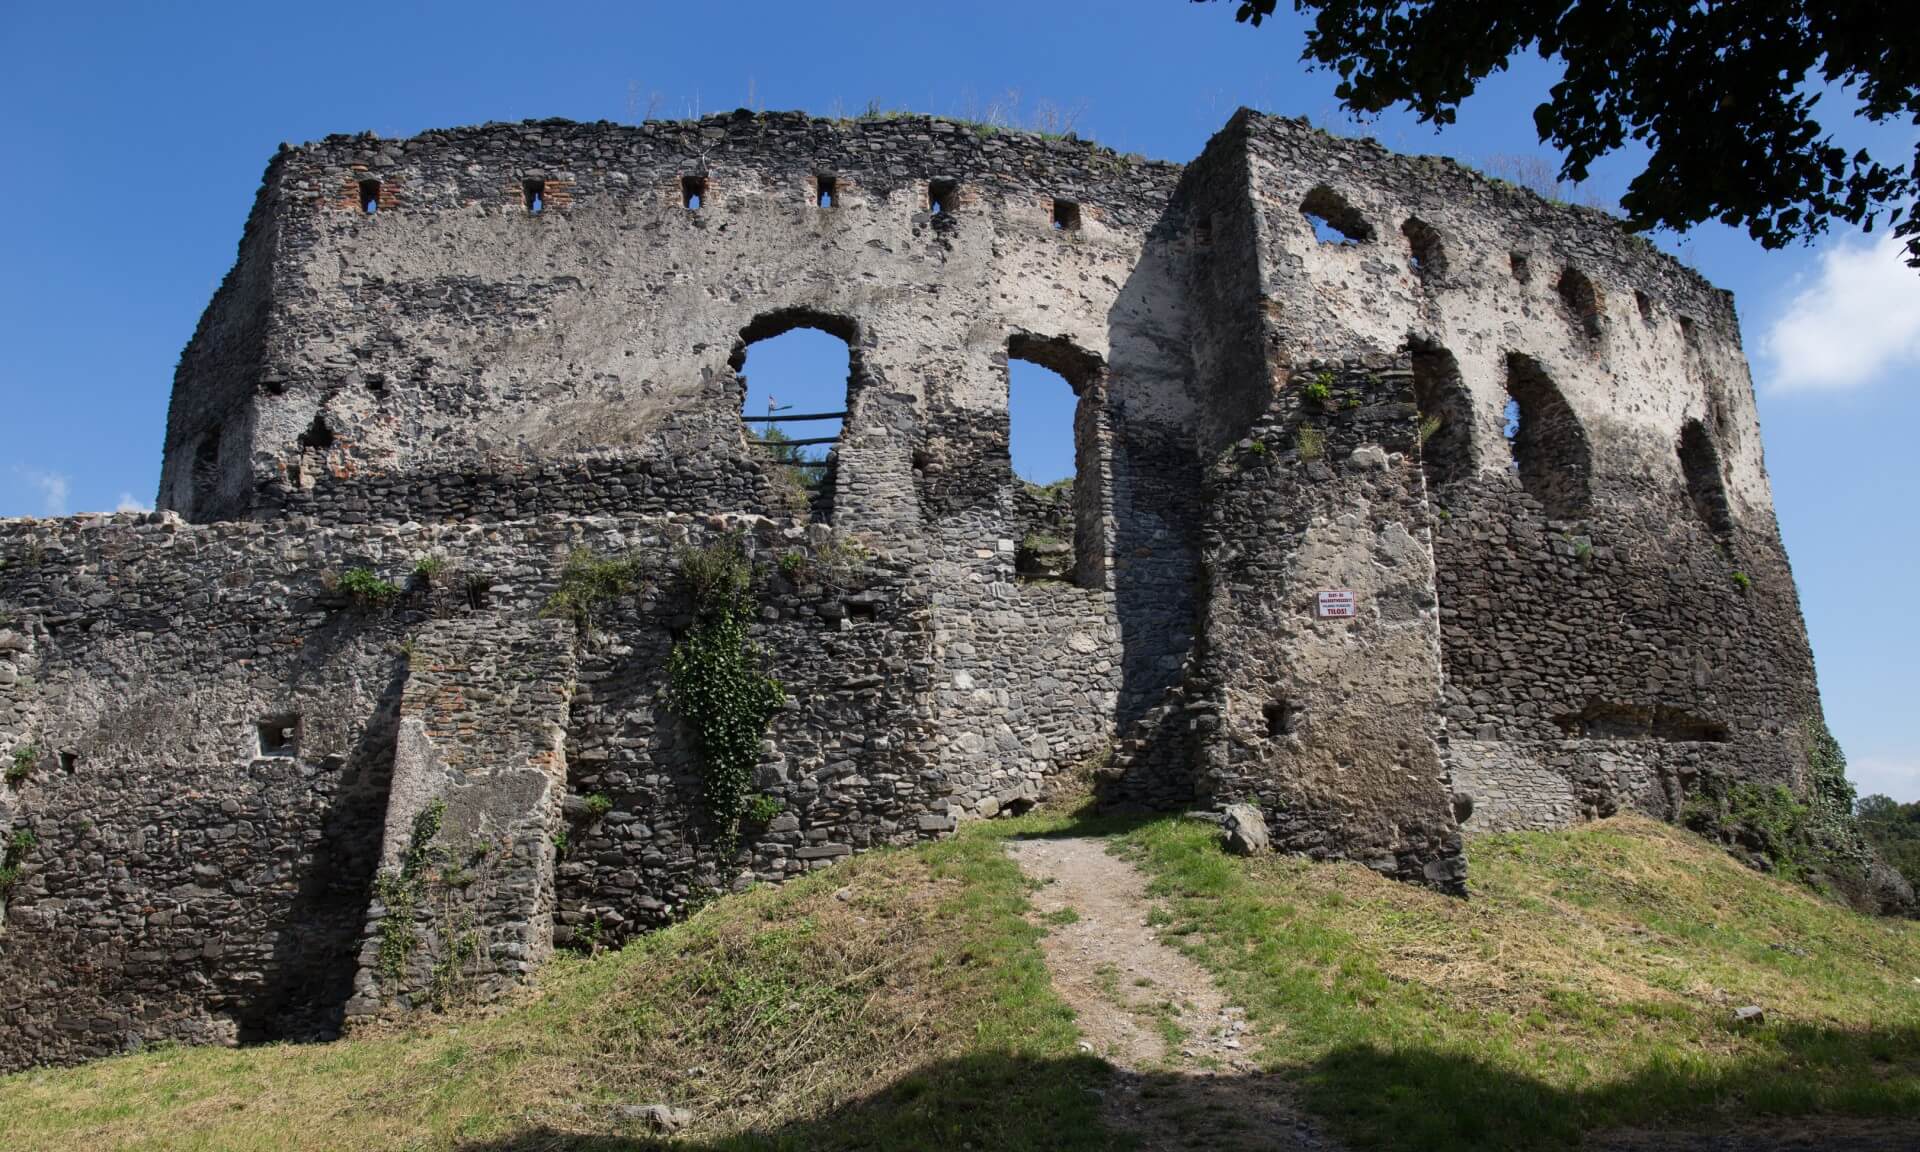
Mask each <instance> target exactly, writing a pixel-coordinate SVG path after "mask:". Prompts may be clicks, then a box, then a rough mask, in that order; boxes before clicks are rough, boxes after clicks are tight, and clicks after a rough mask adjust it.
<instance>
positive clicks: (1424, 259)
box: [1400, 216, 1447, 280]
mask: <svg viewBox="0 0 1920 1152" xmlns="http://www.w3.org/2000/svg"><path fill="white" fill-rule="evenodd" d="M1400 232H1401V234H1402V235H1404V236H1406V238H1407V247H1408V249H1409V253H1410V255H1409V261H1410V263H1411V264H1412V266H1413V272H1414V275H1416V276H1418V277H1420V278H1421V279H1422V280H1426V279H1429V278H1437V277H1441V276H1445V275H1446V274H1447V251H1446V248H1445V247H1444V246H1443V245H1442V244H1441V243H1440V233H1439V231H1438V230H1436V229H1435V228H1434V226H1433V225H1431V224H1429V223H1427V222H1426V221H1425V220H1422V219H1420V218H1419V217H1418V216H1410V217H1408V218H1407V222H1406V223H1405V224H1402V225H1401V226H1400Z"/></svg>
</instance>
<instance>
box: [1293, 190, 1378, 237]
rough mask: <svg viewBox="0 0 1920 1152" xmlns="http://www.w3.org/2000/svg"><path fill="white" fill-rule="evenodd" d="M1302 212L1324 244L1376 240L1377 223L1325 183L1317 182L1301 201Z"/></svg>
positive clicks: (1314, 234) (1315, 235) (1314, 233)
mask: <svg viewBox="0 0 1920 1152" xmlns="http://www.w3.org/2000/svg"><path fill="white" fill-rule="evenodd" d="M1300 214H1301V215H1302V216H1305V217H1306V218H1307V223H1308V224H1310V225H1312V227H1313V238H1314V239H1316V240H1318V241H1319V242H1320V243H1322V244H1363V243H1365V242H1366V241H1368V240H1371V239H1373V225H1371V224H1369V223H1367V218H1366V217H1365V216H1362V215H1361V214H1360V210H1359V209H1358V208H1355V207H1354V206H1353V205H1352V204H1350V203H1348V202H1347V198H1346V197H1344V196H1342V195H1340V193H1338V192H1335V191H1334V190H1333V189H1332V188H1330V187H1328V186H1327V185H1325V184H1317V185H1315V186H1314V188H1313V191H1311V192H1308V193H1307V196H1306V199H1304V200H1302V201H1300Z"/></svg>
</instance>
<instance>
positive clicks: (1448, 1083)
mask: <svg viewBox="0 0 1920 1152" xmlns="http://www.w3.org/2000/svg"><path fill="white" fill-rule="evenodd" d="M1059 831H1072V832H1073V833H1074V834H1079V835H1085V834H1094V833H1112V834H1113V835H1114V839H1115V842H1116V844H1117V846H1118V850H1120V851H1123V852H1126V853H1128V854H1130V855H1131V856H1132V858H1133V859H1134V860H1135V861H1136V862H1137V863H1138V864H1139V865H1140V866H1141V867H1142V868H1143V869H1145V870H1146V872H1147V873H1148V875H1149V876H1150V878H1151V880H1152V883H1153V886H1154V891H1155V894H1156V896H1157V897H1158V899H1159V904H1158V906H1157V907H1156V908H1155V909H1154V910H1153V912H1152V916H1153V918H1154V920H1155V921H1156V922H1158V923H1159V924H1160V925H1161V927H1162V929H1163V931H1164V932H1165V933H1166V938H1167V939H1169V940H1170V941H1172V942H1173V943H1174V944H1175V945H1176V946H1178V947H1180V948H1182V949H1184V950H1186V951H1188V952H1189V953H1190V954H1191V955H1192V956H1194V957H1195V958H1196V959H1198V960H1199V961H1200V962H1201V963H1202V964H1203V965H1205V966H1206V967H1207V968H1208V969H1210V970H1211V971H1212V972H1213V973H1214V975H1215V978H1216V980H1217V981H1218V982H1219V984H1220V985H1221V986H1222V988H1223V989H1224V990H1225V991H1226V992H1227V994H1228V995H1229V996H1230V997H1231V998H1232V999H1233V1000H1234V1002H1235V1003H1238V1004H1240V1005H1243V1006H1244V1007H1245V1008H1246V1009H1247V1012H1248V1014H1249V1018H1250V1019H1251V1020H1252V1022H1253V1023H1254V1025H1255V1029H1256V1034H1257V1035H1258V1038H1259V1047H1258V1058H1259V1061H1260V1063H1261V1064H1262V1065H1263V1068H1264V1070H1265V1071H1266V1072H1269V1073H1275V1074H1278V1075H1281V1076H1284V1077H1286V1078H1287V1079H1290V1080H1293V1081H1295V1082H1297V1083H1298V1084H1299V1085H1301V1088H1302V1095H1303V1099H1304V1102H1305V1103H1306V1104H1307V1105H1308V1106H1309V1107H1310V1108H1311V1109H1312V1110H1313V1111H1314V1112H1316V1113H1318V1114H1319V1115H1320V1116H1321V1117H1322V1118H1324V1119H1325V1120H1326V1121H1327V1123H1328V1125H1329V1127H1330V1128H1332V1129H1333V1130H1334V1132H1335V1133H1336V1134H1337V1135H1339V1136H1341V1137H1343V1138H1345V1139H1346V1140H1347V1141H1349V1142H1350V1144H1351V1145H1352V1146H1353V1147H1355V1148H1356V1149H1365V1148H1406V1149H1466V1148H1498V1147H1518V1148H1533V1147H1543V1148H1544V1147H1563V1146H1569V1145H1571V1144H1573V1143H1574V1142H1576V1141H1577V1140H1578V1139H1579V1137H1580V1136H1581V1135H1582V1134H1583V1133H1586V1132H1591V1131H1595V1130H1600V1129H1606V1128H1612V1127H1617V1126H1622V1125H1644V1126H1663V1125H1687V1126H1695V1127H1714V1126H1715V1125H1716V1124H1717V1123H1718V1122H1720V1121H1721V1120H1723V1119H1724V1118H1726V1117H1731V1116H1738V1117H1740V1118H1742V1119H1746V1120H1752V1119H1753V1118H1755V1117H1756V1116H1805V1115H1827V1114H1836V1113H1838V1114H1850V1115H1855V1116H1867V1117H1877V1116H1887V1115H1894V1114H1900V1115H1906V1116H1915V1115H1920V926H1916V925H1913V924H1910V923H1901V922H1894V921H1884V920H1871V919H1867V918H1864V917H1861V916H1858V915H1856V914H1854V913H1852V912H1850V911H1848V910H1846V909H1845V908H1842V907H1840V906H1838V905H1836V904H1831V903H1827V902H1825V901H1822V900H1820V899H1819V898H1817V897H1815V896H1813V895H1811V894H1810V893H1808V892H1807V891H1806V890H1805V889H1803V888H1800V887H1797V886H1793V885H1789V884H1785V883H1781V882H1778V881H1775V880H1772V879H1769V878H1767V877H1764V876H1760V875H1757V874H1755V873H1753V872H1750V871H1748V870H1746V869H1745V868H1743V867H1741V866H1740V865H1739V864H1737V863H1735V862H1734V861H1732V860H1731V859H1729V858H1728V857H1726V856H1725V855H1724V854H1723V853H1721V852H1720V851H1719V850H1718V849H1716V848H1714V847H1713V846H1712V845H1710V844H1708V843H1706V842H1705V841H1702V840H1700V839H1698V838H1696V837H1694V836H1692V835H1690V834H1688V833H1685V832H1681V831H1678V830H1675V829H1672V828H1668V827H1666V826H1664V825H1660V824H1656V823H1653V822H1650V821H1646V820H1640V819H1633V818H1621V819H1615V820H1610V821H1606V822H1604V823H1601V824H1597V825H1591V826H1588V827H1585V828H1582V829H1578V830H1575V831H1571V832H1562V833H1553V834H1535V835H1521V836H1504V837H1497V838H1493V839H1489V840H1482V841H1479V842H1476V843H1475V844H1473V845H1472V848H1471V853H1472V868H1473V872H1472V883H1473V888H1474V898H1473V899H1472V900H1471V901H1468V902H1462V901H1458V900H1452V899H1449V898H1447V897H1443V896H1438V895H1435V894H1433V893H1430V892H1426V891H1422V890H1419V889H1414V888H1410V887H1407V886H1405V885H1401V884H1395V883H1392V882H1390V881H1385V880H1381V879H1380V878H1378V877H1376V876H1375V875H1373V874H1372V873H1370V872H1368V871H1366V870H1365V869H1363V868H1360V867H1357V866H1352V865H1344V864H1311V863H1307V862H1304V861H1300V860H1293V859H1282V858H1268V859H1262V860H1256V861H1243V860H1236V859H1232V858H1229V857H1226V856H1223V855H1221V854H1220V852H1219V851H1218V850H1217V849H1216V848H1215V847H1214V846H1213V838H1214V830H1213V829H1212V828H1210V827H1209V826H1206V825H1201V824H1197V823H1192V822H1186V821H1181V820H1172V819H1167V820H1157V821H1154V822H1151V823H1146V824H1139V825H1136V826H1133V827H1130V828H1116V827H1115V826H1114V825H1112V824H1110V823H1109V824H1099V823H1093V824H1089V823H1085V822H1079V823H1076V822H1075V820H1074V819H1073V818H1072V817H1071V816H1066V815H1060V814H1036V815H1030V816H1028V817H1025V818H1023V819H1021V820H1018V821H1010V822H1000V823H995V824H984V825H972V826H969V827H968V828H967V829H965V830H963V832H962V833H961V834H960V835H959V836H958V837H957V838H955V839H953V840H951V841H948V842H945V843H942V844H936V845H927V846H923V847H919V848H915V849H912V850H901V851H882V852H875V853H871V854H868V855H865V856H862V857H859V858H856V859H853V860H850V861H847V862H845V863H843V864H841V865H840V866H838V867H835V868H833V869H831V870H829V871H826V872H823V873H819V874H816V875H813V876H810V877H807V878H805V879H803V880H800V881H797V882H795V883H793V884H789V885H787V886H785V887H782V888H779V889H762V890H756V891H752V892H749V893H746V894H745V895H742V896H736V897H729V898H726V899H723V900H720V901H717V902H715V903H714V904H713V905H711V906H709V907H708V908H706V909H705V910H703V911H701V912H700V913H699V914H698V915H696V916H694V917H693V918H692V919H690V920H689V921H687V922H686V923H684V924H682V925H679V926H677V927H675V928H672V929H670V930H667V931H665V932H661V933H659V934H656V935H654V936H651V937H648V938H646V939H644V940H641V941H637V942H635V943H634V944H632V945H630V946H629V947H628V948H626V949H625V950H623V951H621V952H619V953H615V954H611V955H605V956H601V957H597V958H595V959H592V960H586V959H579V958H565V959H562V960H560V961H558V962H556V963H555V964H554V965H553V966H552V968H551V969H550V970H549V971H548V972H547V973H545V974H544V975H543V976H542V978H541V980H540V981H539V984H538V986H537V987H535V988H532V989H529V990H528V991H527V992H526V993H525V994H524V995H522V996H520V997H518V998H517V999H516V1000H514V1001H513V1002H512V1003H510V1004H507V1005H504V1006H501V1007H498V1008H495V1009H493V1010H490V1011H472V1012H465V1013H456V1014H453V1015H450V1016H441V1017H429V1018H426V1019H424V1020H422V1021H421V1022H420V1023H419V1024H418V1026H416V1027H413V1028H408V1029H394V1030H391V1031H386V1032H381V1033H376V1034H369V1035H359V1036H356V1037H354V1038H353V1039H350V1040H347V1041H343V1042H340V1043H336V1044H330V1045H312V1046H292V1045H273V1046H264V1047H257V1048H250V1049H242V1050H222V1049H182V1048H175V1049H170V1050H164V1051H153V1052H147V1053H142V1054H140V1055H135V1056H128V1057H122V1058H117V1059H113V1060H105V1061H101V1062H98V1063H96V1064H92V1065H89V1066H86V1067H81V1068H69V1069H60V1070H47V1071H33V1072H25V1073H20V1074H17V1075H14V1076H10V1077H5V1078H0V1148H8V1149H12V1148H21V1149H25V1148H33V1149H42V1148H60V1147H70V1148H181V1149H187V1148H202V1149H222V1150H225V1149H334V1148H366V1149H389V1148H391V1149H401V1148H404V1149H453V1148H459V1149H485V1150H504V1149H621V1150H634V1149H641V1148H651V1147H655V1146H656V1144H655V1143H654V1141H655V1136H653V1135H652V1134H650V1132H649V1131H648V1129H647V1128H646V1122H645V1120H644V1119H643V1118H641V1117H639V1116H638V1115H637V1112H638V1109H637V1108H635V1107H633V1106H636V1105H646V1104H652V1103H656V1102H658V1103H666V1104H671V1105H674V1106H676V1107H682V1108H687V1109H689V1110H691V1111H692V1113H693V1115H694V1120H693V1123H692V1124H691V1126H690V1127H689V1128H687V1129H686V1130H684V1131H682V1132H680V1133H679V1134H678V1135H677V1136H676V1139H677V1140H678V1141H680V1143H678V1144H676V1145H675V1146H676V1147H692V1148H702V1149H757V1148H793V1149H815V1148H828V1149H830V1148H863V1149H865V1148H875V1149H908V1148H914V1149H919V1148H962V1147H969V1146H970V1147H972V1148H975V1149H980V1150H983V1152H984V1150H987V1149H1003V1148H1005V1149H1028V1148H1031V1149H1042V1148H1046V1149H1094V1148H1108V1147H1115V1146H1117V1145H1116V1142H1115V1141H1114V1140H1113V1139H1112V1138H1111V1137H1110V1136H1109V1135H1108V1134H1107V1133H1106V1132H1105V1131H1104V1130H1103V1129H1102V1128H1101V1125H1100V1114H1099V1105H1100V1099H1099V1093H1100V1092H1101V1091H1103V1090H1105V1089H1106V1088H1107V1069H1106V1068H1105V1066H1104V1065H1103V1064H1101V1063H1100V1062H1099V1061H1097V1060H1094V1059H1093V1058H1092V1057H1089V1056H1085V1055H1082V1054H1081V1053H1080V1052H1079V1050H1078V1049H1077V1047H1076V1039H1077V1037H1076V1033H1075V1031H1074V1026H1073V1021H1072V1018H1071V1014H1070V1012H1069V1011H1068V1010H1067V1009H1066V1008H1065V1006H1064V1005H1063V1004H1062V1003H1061V1002H1060V1001H1059V1000H1058V999H1057V998H1056V997H1055V996H1054V994H1053V991H1052V989H1051V987H1050V985H1049V983H1048V978H1047V973H1046V969H1045V966H1044V963H1043V961H1042V959H1041V955H1040V950H1039V947H1038V939H1039V934H1040V932H1041V931H1042V929H1041V928H1038V927H1035V926H1034V925H1032V924H1030V923H1029V922H1028V919H1027V917H1028V914H1029V906H1028V903H1027V899H1026V895H1027V883H1026V881H1025V880H1024V879H1023V878H1022V877H1021V876H1020V874H1019V872H1018V871H1017V869H1016V868H1015V867H1014V866H1013V864H1012V863H1011V862H1010V861H1009V860H1008V859H1007V858H1006V857H1005V856H1004V855H1003V854H1002V853H1001V851H1000V848H999V840H1000V839H1002V838H1004V837H1006V836H1009V835H1015V834H1028V835H1045V834H1049V833H1053V832H1059ZM1746 1004H1758V1005H1760V1006H1761V1007H1763V1008H1765V1009H1766V1020H1765V1022H1764V1023H1762V1024H1760V1025H1757V1026H1753V1025H1736V1024H1735V1023H1733V1010H1734V1009H1735V1008H1736V1007H1739V1006H1741V1005H1746ZM1210 1083H1213V1084H1216V1085H1217V1086H1218V1094H1219V1096H1220V1098H1221V1099H1222V1100H1224V1101H1227V1102H1229V1106H1231V1105H1232V1103H1233V1102H1234V1100H1235V1096H1234V1094H1235V1093H1236V1092H1238V1093H1240V1100H1241V1102H1242V1103H1244V1098H1245V1096H1246V1094H1248V1093H1255V1092H1261V1091H1265V1090H1266V1089H1265V1088H1263V1087H1262V1085H1263V1084H1264V1083H1265V1081H1264V1080H1263V1079H1261V1078H1259V1077H1221V1078H1219V1079H1218V1080H1217V1081H1213V1082H1210ZM1142 1095H1143V1097H1144V1096H1146V1095H1148V1093H1144V1092H1143V1093H1142Z"/></svg>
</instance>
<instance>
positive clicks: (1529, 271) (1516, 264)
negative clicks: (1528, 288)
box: [1507, 252, 1533, 284]
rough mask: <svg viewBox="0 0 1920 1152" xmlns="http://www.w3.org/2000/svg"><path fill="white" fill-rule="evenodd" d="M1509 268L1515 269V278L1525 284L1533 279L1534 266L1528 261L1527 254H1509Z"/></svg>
mask: <svg viewBox="0 0 1920 1152" xmlns="http://www.w3.org/2000/svg"><path fill="white" fill-rule="evenodd" d="M1507 266H1508V267H1510V268H1512V269H1513V278H1514V279H1515V280H1518V281H1520V283H1522V284H1525V283H1527V282H1528V281H1529V280H1532V279H1533V264H1532V263H1531V262H1530V261H1528V259H1527V254H1526V253H1525V252H1509V253H1507Z"/></svg>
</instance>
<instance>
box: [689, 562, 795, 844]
mask: <svg viewBox="0 0 1920 1152" xmlns="http://www.w3.org/2000/svg"><path fill="white" fill-rule="evenodd" d="M680 575H681V579H682V580H683V582H684V583H685V586H686V591H687V594H688V599H689V601H690V602H691V605H692V608H693V613H694V623H693V626H692V627H691V628H689V629H688V630H687V634H686V635H685V637H683V638H682V639H681V640H680V642H679V643H677V644H675V645H674V646H673V655H672V657H671V658H670V660H669V662H668V666H667V670H668V677H669V688H668V692H669V695H668V703H669V705H670V706H671V707H672V709H673V711H674V712H675V713H676V714H677V715H679V716H680V717H682V718H683V719H685V720H686V721H687V722H688V723H689V724H691V725H692V726H693V729H694V731H695V732H697V733H698V734H699V737H700V761H701V764H700V767H701V783H702V788H701V804H702V807H703V808H704V809H705V811H706V815H707V818H708V819H709V820H710V821H711V822H712V823H713V825H714V827H715V828H716V829H717V830H718V831H719V834H720V843H721V845H722V848H723V850H724V851H726V852H727V853H729V854H731V852H732V851H733V848H734V846H735V845H736V844H737V843H738V842H739V834H740V816H741V813H742V811H743V810H744V808H745V805H746V798H747V794H748V789H749V788H751V787H752V784H753V775H754V768H755V766H756V765H757V764H758V763H759V759H760V740H761V737H763V736H764V735H765V734H766V731H767V722H768V721H769V720H771V719H772V718H773V714H774V713H775V712H777V711H779V709H780V706H781V704H782V703H783V702H784V700H785V696H784V694H783V693H782V692H781V689H780V682H779V681H778V680H775V679H774V678H773V677H771V676H768V675H767V674H766V673H765V672H764V671H763V670H762V668H761V662H760V653H759V651H758V650H757V649H756V648H755V647H754V646H753V645H752V643H751V642H749V641H748V639H747V625H748V621H750V620H751V619H752V618H753V608H754V605H753V597H752V595H751V592H750V587H749V586H750V583H751V576H752V573H751V572H750V570H749V569H748V566H747V561H746V557H745V555H744V554H743V552H742V549H741V544H740V540H739V538H738V537H728V538H726V539H723V540H720V541H717V542H715V543H712V544H709V545H707V546H705V547H703V548H688V549H684V550H682V552H681V554H680Z"/></svg>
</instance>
